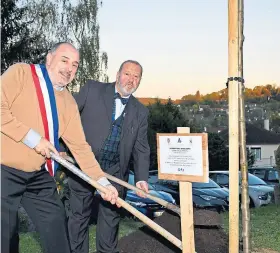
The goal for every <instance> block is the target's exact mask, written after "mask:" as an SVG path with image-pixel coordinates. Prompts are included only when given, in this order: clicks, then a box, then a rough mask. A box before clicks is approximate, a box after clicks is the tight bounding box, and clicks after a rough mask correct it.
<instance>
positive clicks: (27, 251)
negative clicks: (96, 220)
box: [19, 218, 143, 253]
mask: <svg viewBox="0 0 280 253" xmlns="http://www.w3.org/2000/svg"><path fill="white" fill-rule="evenodd" d="M142 225H143V223H142V222H139V221H133V220H132V219H128V218H127V219H123V220H122V221H121V225H120V237H122V236H126V235H128V234H130V233H132V232H133V231H135V230H136V229H138V228H139V227H141V226H142ZM95 228H96V226H95V225H93V226H91V227H90V230H89V234H90V250H89V253H93V252H95V232H96V231H95ZM19 252H20V253H43V250H42V248H41V245H40V238H39V235H38V234H37V233H35V232H34V233H21V234H20V251H19Z"/></svg>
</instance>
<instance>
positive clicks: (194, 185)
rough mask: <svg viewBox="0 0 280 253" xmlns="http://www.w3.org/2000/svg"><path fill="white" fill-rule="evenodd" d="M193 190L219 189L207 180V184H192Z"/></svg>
mask: <svg viewBox="0 0 280 253" xmlns="http://www.w3.org/2000/svg"><path fill="white" fill-rule="evenodd" d="M192 187H193V188H221V187H220V186H219V185H218V184H216V183H215V182H214V181H213V180H211V179H210V178H209V183H192Z"/></svg>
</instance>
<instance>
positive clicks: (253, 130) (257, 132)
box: [220, 123, 280, 145]
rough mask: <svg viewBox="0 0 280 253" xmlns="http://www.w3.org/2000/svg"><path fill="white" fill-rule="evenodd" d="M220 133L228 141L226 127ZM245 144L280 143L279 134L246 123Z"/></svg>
mask: <svg viewBox="0 0 280 253" xmlns="http://www.w3.org/2000/svg"><path fill="white" fill-rule="evenodd" d="M220 135H221V136H223V137H224V138H225V140H226V141H227V142H228V129H225V130H223V131H222V132H220ZM246 144H247V145H260V144H267V145H269V144H270V145H271V144H280V134H276V133H274V132H271V131H268V130H266V129H263V128H259V127H256V126H254V125H253V124H249V123H246Z"/></svg>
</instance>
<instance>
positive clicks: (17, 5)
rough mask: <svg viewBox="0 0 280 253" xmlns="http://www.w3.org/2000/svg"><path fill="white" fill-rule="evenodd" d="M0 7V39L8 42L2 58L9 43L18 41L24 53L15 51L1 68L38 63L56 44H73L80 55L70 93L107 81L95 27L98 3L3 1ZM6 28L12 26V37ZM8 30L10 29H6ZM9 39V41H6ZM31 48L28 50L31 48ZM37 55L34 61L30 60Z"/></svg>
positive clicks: (84, 0)
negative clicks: (91, 81)
mask: <svg viewBox="0 0 280 253" xmlns="http://www.w3.org/2000/svg"><path fill="white" fill-rule="evenodd" d="M4 1H5V2H6V3H5V4H2V10H1V12H3V13H4V14H6V15H4V16H3V13H2V17H1V18H2V24H7V26H6V27H7V28H6V27H5V30H3V28H1V33H2V31H3V34H2V38H3V35H4V37H5V38H6V39H7V40H8V41H11V42H10V44H7V46H6V47H4V50H3V48H2V54H3V53H4V54H5V53H6V52H8V51H9V50H10V51H14V50H12V47H11V43H12V42H14V41H17V38H18V37H19V38H21V39H20V40H18V43H17V45H19V46H20V47H21V48H23V49H27V50H26V52H28V53H29V54H25V53H24V52H25V51H22V50H18V51H17V52H18V55H19V56H17V57H11V56H10V57H6V58H5V59H9V62H8V64H6V65H5V68H6V67H7V66H9V65H10V64H12V63H13V62H15V61H25V62H40V61H42V60H43V59H44V56H45V55H46V52H47V51H48V50H49V48H50V47H51V45H53V44H54V43H55V42H58V41H68V42H71V43H73V44H74V45H75V46H76V47H77V48H78V49H79V51H80V58H81V59H80V60H81V63H80V67H79V71H78V73H77V78H76V80H75V81H74V82H73V85H72V86H70V87H69V88H70V90H74V91H76V90H79V86H80V85H83V84H84V83H85V81H86V79H95V80H102V81H103V80H104V81H106V80H107V79H108V77H107V75H106V74H105V71H106V69H107V61H108V57H107V54H106V53H105V52H100V47H99V25H98V22H97V12H98V9H99V7H100V6H101V2H100V1H98V0H77V1H71V0H56V1H54V0H21V1H18V0H4ZM9 24H13V27H15V28H13V29H12V33H11V34H8V33H6V34H4V32H5V31H9ZM10 26H11V25H10ZM7 35H9V36H10V37H8V36H7ZM31 45H32V46H31ZM30 54H32V55H33V56H35V55H37V56H39V57H38V58H34V57H31V56H30Z"/></svg>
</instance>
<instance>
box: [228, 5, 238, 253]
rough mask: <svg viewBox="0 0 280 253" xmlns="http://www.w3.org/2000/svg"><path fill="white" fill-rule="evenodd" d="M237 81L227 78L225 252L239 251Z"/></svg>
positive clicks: (231, 60)
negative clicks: (227, 171) (227, 217)
mask: <svg viewBox="0 0 280 253" xmlns="http://www.w3.org/2000/svg"><path fill="white" fill-rule="evenodd" d="M238 6H239V5H238V0H229V1H228V12H229V13H228V14H229V15H228V32H229V35H228V75H229V77H239V71H238V51H239V39H238ZM238 85H239V83H238V82H237V81H234V80H232V81H229V82H228V108H229V253H237V252H239V143H238V141H239V104H238Z"/></svg>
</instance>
